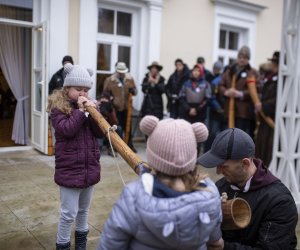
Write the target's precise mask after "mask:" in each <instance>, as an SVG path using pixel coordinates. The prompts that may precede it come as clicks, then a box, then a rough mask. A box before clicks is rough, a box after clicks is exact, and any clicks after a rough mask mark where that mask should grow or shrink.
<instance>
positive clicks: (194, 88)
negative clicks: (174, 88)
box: [179, 78, 211, 123]
mask: <svg viewBox="0 0 300 250" xmlns="http://www.w3.org/2000/svg"><path fill="white" fill-rule="evenodd" d="M210 98H211V87H210V85H209V83H208V82H207V81H205V80H204V79H203V78H201V79H198V80H194V79H190V80H188V81H186V82H185V83H184V84H183V86H182V89H181V91H180V94H179V100H180V113H179V117H180V118H183V119H185V120H187V121H189V122H191V123H194V122H204V120H205V118H206V109H207V106H208V104H209V101H210ZM191 108H196V111H197V115H196V116H190V115H189V111H190V109H191Z"/></svg>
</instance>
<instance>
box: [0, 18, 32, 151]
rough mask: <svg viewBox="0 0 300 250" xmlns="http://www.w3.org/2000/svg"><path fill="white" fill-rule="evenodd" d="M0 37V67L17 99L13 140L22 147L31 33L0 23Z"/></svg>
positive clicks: (25, 137)
mask: <svg viewBox="0 0 300 250" xmlns="http://www.w3.org/2000/svg"><path fill="white" fill-rule="evenodd" d="M0 34H1V35H0V67H1V69H2V71H3V74H4V76H5V78H6V80H7V82H8V85H9V87H10V89H11V91H12V93H13V94H14V96H15V98H16V99H17V105H16V111H15V117H14V124H13V131H12V140H13V141H15V143H17V144H23V145H25V144H27V143H28V136H29V116H30V103H29V100H30V98H29V94H30V79H29V76H30V74H29V73H30V62H31V60H30V35H31V30H30V29H28V28H21V27H15V26H11V25H4V24H1V25H0Z"/></svg>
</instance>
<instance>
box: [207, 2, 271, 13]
mask: <svg viewBox="0 0 300 250" xmlns="http://www.w3.org/2000/svg"><path fill="white" fill-rule="evenodd" d="M211 1H212V2H213V3H214V4H215V5H218V6H227V7H235V8H239V9H243V10H248V11H252V12H256V13H259V12H261V11H262V10H264V9H266V8H267V7H265V6H262V5H258V4H254V3H249V2H246V1H241V0H211Z"/></svg>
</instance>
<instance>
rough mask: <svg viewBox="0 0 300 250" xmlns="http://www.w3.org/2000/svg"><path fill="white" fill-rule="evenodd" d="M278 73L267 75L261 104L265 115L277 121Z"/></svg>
mask: <svg viewBox="0 0 300 250" xmlns="http://www.w3.org/2000/svg"><path fill="white" fill-rule="evenodd" d="M277 81H278V73H275V74H274V73H273V74H270V75H267V77H266V78H265V79H264V83H263V87H262V93H261V103H262V111H263V112H264V114H265V115H267V116H270V117H271V118H272V119H273V120H274V119H275V109H276V97H277Z"/></svg>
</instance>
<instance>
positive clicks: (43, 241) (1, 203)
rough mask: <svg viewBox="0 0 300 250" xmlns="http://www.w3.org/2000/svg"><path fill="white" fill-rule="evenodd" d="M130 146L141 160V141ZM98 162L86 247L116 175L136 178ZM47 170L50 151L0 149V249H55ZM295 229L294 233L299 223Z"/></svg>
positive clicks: (110, 198) (95, 236)
mask: <svg viewBox="0 0 300 250" xmlns="http://www.w3.org/2000/svg"><path fill="white" fill-rule="evenodd" d="M136 147H137V149H138V155H139V156H140V157H141V158H142V159H143V160H146V157H145V144H143V143H138V144H136ZM101 165H102V180H101V182H100V183H99V184H97V185H96V186H95V192H94V196H93V200H92V204H91V208H90V215H89V227H90V233H89V236H88V249H95V248H96V245H97V243H98V240H99V236H100V234H101V231H102V228H103V224H104V222H105V220H106V218H107V217H108V215H109V213H110V210H111V207H112V206H113V204H114V202H115V201H116V199H117V198H118V196H119V194H120V192H121V190H122V188H123V182H122V178H123V179H124V181H125V183H128V182H130V181H132V180H134V179H136V178H137V175H136V174H135V173H134V172H133V171H132V170H131V169H130V167H128V165H127V164H126V163H125V161H124V160H123V159H122V158H121V157H120V156H118V157H117V159H116V160H114V158H112V157H111V156H108V155H107V154H106V152H104V153H103V154H102V157H101ZM118 166H119V167H118ZM208 173H209V175H210V176H211V178H212V179H213V180H216V179H217V178H218V176H216V175H215V173H214V170H210V172H208ZM53 174H54V156H45V155H43V154H40V153H39V152H38V151H35V150H29V151H21V152H11V153H0V250H19V249H22V250H37V249H55V240H56V232H57V222H58V216H59V192H58V191H59V189H58V186H57V185H56V184H55V183H54V181H53ZM121 176H122V178H121ZM297 232H298V236H300V229H299V228H298V230H297ZM73 240H74V237H73V234H72V241H73ZM73 245H74V244H73ZM72 249H73V248H72Z"/></svg>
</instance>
